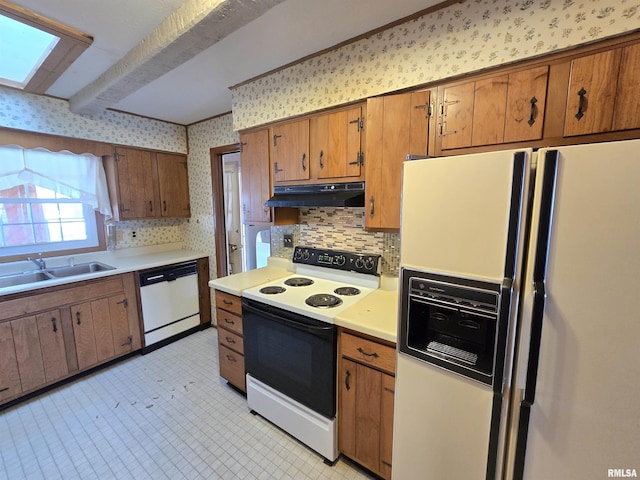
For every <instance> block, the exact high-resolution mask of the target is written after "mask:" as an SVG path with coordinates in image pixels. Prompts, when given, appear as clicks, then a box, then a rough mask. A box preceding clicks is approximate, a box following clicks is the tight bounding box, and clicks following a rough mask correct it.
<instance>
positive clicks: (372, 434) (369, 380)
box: [356, 364, 382, 472]
mask: <svg viewBox="0 0 640 480" xmlns="http://www.w3.org/2000/svg"><path fill="white" fill-rule="evenodd" d="M357 371H358V374H357V376H358V381H357V382H356V399H357V408H356V458H357V460H358V462H360V463H361V464H362V465H364V466H365V467H367V468H369V469H370V470H373V471H374V472H377V471H378V470H379V468H380V400H381V395H382V393H381V392H382V374H381V373H380V372H378V371H377V370H374V369H372V368H369V367H365V366H364V365H360V364H358V365H357Z"/></svg>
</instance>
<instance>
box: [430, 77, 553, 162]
mask: <svg viewBox="0 0 640 480" xmlns="http://www.w3.org/2000/svg"><path fill="white" fill-rule="evenodd" d="M548 76H549V67H548V66H541V67H536V68H531V69H528V70H523V71H519V72H514V73H509V74H503V75H497V76H494V77H490V78H485V79H480V80H476V81H472V82H466V83H461V84H453V85H445V86H442V87H439V88H438V117H437V123H438V133H437V140H436V152H435V153H436V154H440V153H441V152H443V151H447V150H453V149H457V148H466V147H476V146H483V145H496V144H501V143H510V142H522V141H528V140H539V139H541V138H542V132H543V123H544V110H545V105H546V97H547V81H548Z"/></svg>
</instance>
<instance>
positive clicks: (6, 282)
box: [0, 262, 115, 288]
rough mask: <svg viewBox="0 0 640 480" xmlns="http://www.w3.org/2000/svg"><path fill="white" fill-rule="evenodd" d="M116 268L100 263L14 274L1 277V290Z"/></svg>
mask: <svg viewBox="0 0 640 480" xmlns="http://www.w3.org/2000/svg"><path fill="white" fill-rule="evenodd" d="M114 269H115V267H112V266H111V265H107V264H105V263H100V262H87V263H79V264H77V265H70V266H68V267H67V266H65V267H53V268H47V269H46V270H37V271H31V272H24V273H14V274H10V275H2V276H0V288H4V287H15V286H17V285H27V284H29V283H37V282H42V281H44V280H55V279H56V278H66V277H73V276H75V275H85V274H87V273H96V272H104V271H106V270H114Z"/></svg>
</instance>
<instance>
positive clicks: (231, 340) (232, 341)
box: [224, 337, 236, 345]
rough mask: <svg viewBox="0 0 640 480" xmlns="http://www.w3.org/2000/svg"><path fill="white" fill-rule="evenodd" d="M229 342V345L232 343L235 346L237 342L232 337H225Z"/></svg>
mask: <svg viewBox="0 0 640 480" xmlns="http://www.w3.org/2000/svg"><path fill="white" fill-rule="evenodd" d="M224 338H225V339H226V340H227V343H232V344H234V345H235V343H236V341H235V340H234V339H233V338H231V337H224Z"/></svg>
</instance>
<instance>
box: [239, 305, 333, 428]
mask: <svg viewBox="0 0 640 480" xmlns="http://www.w3.org/2000/svg"><path fill="white" fill-rule="evenodd" d="M242 312H243V322H244V351H245V368H246V371H247V373H248V374H250V375H251V376H252V377H254V378H255V379H257V380H260V381H261V382H263V383H265V384H267V385H269V386H270V387H272V388H274V389H275V390H278V391H279V392H282V393H283V394H285V395H287V396H288V397H290V398H292V399H294V400H296V401H298V402H300V403H301V404H303V405H305V406H307V407H309V408H310V409H312V410H314V411H316V412H317V413H319V414H321V415H323V416H325V417H327V418H333V417H335V414H336V361H337V360H336V359H337V340H336V339H337V335H336V326H335V325H333V324H330V323H326V322H322V321H319V320H316V319H313V318H309V317H305V316H302V315H298V314H296V313H292V312H288V311H285V310H282V309H280V308H277V307H273V306H270V305H266V304H264V303H260V302H255V301H253V300H249V299H246V298H245V299H243V300H242Z"/></svg>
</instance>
